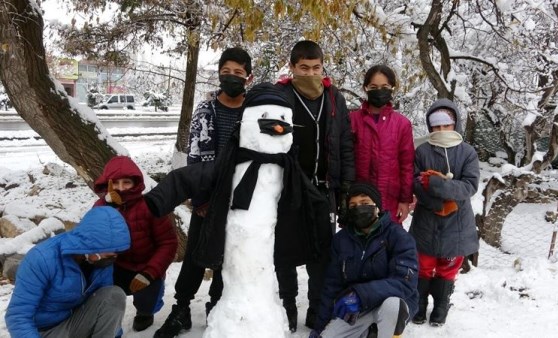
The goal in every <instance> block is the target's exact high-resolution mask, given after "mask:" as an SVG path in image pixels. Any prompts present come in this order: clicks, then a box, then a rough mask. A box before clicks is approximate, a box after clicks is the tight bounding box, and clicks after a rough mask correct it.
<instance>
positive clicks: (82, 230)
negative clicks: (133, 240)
mask: <svg viewBox="0 0 558 338" xmlns="http://www.w3.org/2000/svg"><path fill="white" fill-rule="evenodd" d="M129 247H130V232H129V231H128V225H126V221H125V220H124V217H122V215H121V214H120V212H118V210H116V209H115V208H113V207H107V206H103V207H94V208H93V209H91V210H89V211H88V212H87V213H86V214H85V216H83V219H82V220H81V222H79V223H78V224H77V225H76V227H75V228H74V229H73V230H71V231H69V232H67V233H66V238H65V239H64V241H62V244H61V249H62V253H63V254H65V255H66V254H68V255H69V254H93V253H101V252H122V251H126V250H128V248H129Z"/></svg>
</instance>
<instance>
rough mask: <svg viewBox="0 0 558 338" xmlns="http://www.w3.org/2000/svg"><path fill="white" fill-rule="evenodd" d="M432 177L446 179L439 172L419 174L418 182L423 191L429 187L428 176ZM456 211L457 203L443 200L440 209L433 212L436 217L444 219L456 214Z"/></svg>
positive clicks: (428, 171) (430, 170)
mask: <svg viewBox="0 0 558 338" xmlns="http://www.w3.org/2000/svg"><path fill="white" fill-rule="evenodd" d="M432 175H436V176H440V177H442V178H444V179H445V178H446V175H444V174H442V173H441V172H439V171H436V170H432V169H429V170H427V171H423V172H421V173H420V177H419V180H420V183H421V184H422V187H423V188H424V190H428V186H429V185H430V176H432ZM457 210H458V207H457V203H455V201H454V200H444V202H443V206H442V209H441V210H438V211H435V212H434V213H435V214H436V215H438V216H442V217H445V216H447V215H450V214H452V213H454V212H456V211H457Z"/></svg>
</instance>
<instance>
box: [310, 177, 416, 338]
mask: <svg viewBox="0 0 558 338" xmlns="http://www.w3.org/2000/svg"><path fill="white" fill-rule="evenodd" d="M347 205H348V207H349V209H348V212H347V227H345V228H343V229H341V230H340V231H339V232H338V233H337V234H335V236H334V237H333V242H332V248H331V262H330V264H329V267H328V270H327V274H326V278H325V281H324V288H323V290H322V300H321V306H320V313H319V317H318V320H317V322H316V325H315V330H314V331H312V333H311V334H310V338H318V337H322V338H328V337H332V338H333V337H347V338H350V337H354V338H358V337H367V336H368V335H369V334H370V333H372V334H375V333H377V337H380V338H382V337H393V336H394V335H396V336H397V335H400V334H401V333H402V332H403V330H404V328H405V325H406V324H407V322H408V320H409V318H411V317H412V316H413V315H414V314H415V312H416V311H417V307H418V292H417V270H418V259H417V254H416V246H415V241H414V239H413V238H412V237H411V236H410V235H409V234H408V233H407V232H406V231H405V230H404V229H403V228H402V227H401V225H400V224H397V223H395V222H394V221H392V220H391V217H390V214H389V212H382V201H381V197H380V193H379V192H378V190H377V189H376V187H374V186H373V185H371V184H369V183H364V182H357V183H354V184H353V185H352V186H351V187H350V189H349V193H348V196H347ZM326 325H327V326H326ZM324 328H325V329H324Z"/></svg>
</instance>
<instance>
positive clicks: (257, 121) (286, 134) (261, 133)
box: [239, 84, 293, 154]
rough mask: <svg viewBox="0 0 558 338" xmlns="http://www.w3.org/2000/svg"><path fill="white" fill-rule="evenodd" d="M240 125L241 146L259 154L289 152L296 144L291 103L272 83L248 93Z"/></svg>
mask: <svg viewBox="0 0 558 338" xmlns="http://www.w3.org/2000/svg"><path fill="white" fill-rule="evenodd" d="M244 104H245V108H244V112H243V113H242V121H241V124H240V140H239V146H240V147H242V148H247V149H251V150H254V151H257V152H260V153H266V154H277V153H286V152H288V151H289V149H291V145H292V143H293V135H292V130H293V127H292V121H293V111H292V108H291V107H292V106H291V104H290V102H289V101H288V100H287V99H286V98H285V97H284V96H283V94H282V93H281V92H280V91H278V90H277V89H276V88H275V87H273V86H272V85H270V84H262V85H258V86H255V87H254V88H253V89H252V90H250V91H249V92H248V93H247V94H246V99H245V102H244Z"/></svg>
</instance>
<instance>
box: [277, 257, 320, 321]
mask: <svg viewBox="0 0 558 338" xmlns="http://www.w3.org/2000/svg"><path fill="white" fill-rule="evenodd" d="M327 264H328V259H327V256H322V259H320V261H317V262H311V263H308V264H306V272H308V303H309V305H308V307H309V308H310V309H313V310H314V311H315V312H318V310H319V307H320V297H321V291H322V286H323V284H324V278H325V271H326V268H327ZM275 272H276V274H277V281H278V282H279V297H280V298H281V299H282V300H288V301H290V300H294V299H295V298H296V296H297V295H298V274H297V272H296V267H286V268H278V269H276V270H275Z"/></svg>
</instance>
